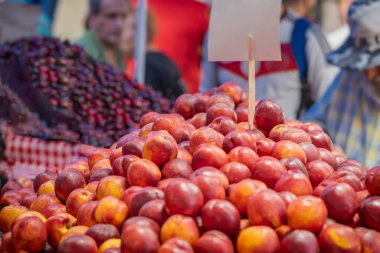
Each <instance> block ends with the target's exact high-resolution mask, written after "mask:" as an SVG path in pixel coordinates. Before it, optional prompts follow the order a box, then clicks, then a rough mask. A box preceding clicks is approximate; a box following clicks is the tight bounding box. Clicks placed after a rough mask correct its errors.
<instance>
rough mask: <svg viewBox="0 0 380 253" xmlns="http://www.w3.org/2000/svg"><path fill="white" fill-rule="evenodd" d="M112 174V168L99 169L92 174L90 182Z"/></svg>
mask: <svg viewBox="0 0 380 253" xmlns="http://www.w3.org/2000/svg"><path fill="white" fill-rule="evenodd" d="M111 175H112V170H111V169H101V170H98V171H96V172H95V173H94V174H92V175H91V176H90V178H89V179H88V183H89V184H90V183H92V182H99V181H100V180H101V179H102V178H105V177H107V176H111Z"/></svg>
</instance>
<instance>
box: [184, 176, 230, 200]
mask: <svg viewBox="0 0 380 253" xmlns="http://www.w3.org/2000/svg"><path fill="white" fill-rule="evenodd" d="M191 182H192V183H193V184H195V185H197V186H198V187H199V189H200V190H201V191H202V194H203V198H204V201H205V203H206V202H207V201H209V200H211V199H226V191H225V190H224V187H223V184H222V183H220V181H219V180H218V179H216V178H214V177H212V176H208V175H198V176H196V177H194V178H193V179H192V180H191Z"/></svg>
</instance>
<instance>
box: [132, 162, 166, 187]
mask: <svg viewBox="0 0 380 253" xmlns="http://www.w3.org/2000/svg"><path fill="white" fill-rule="evenodd" d="M127 178H128V183H129V184H130V185H132V186H142V187H144V186H156V185H157V183H158V182H159V181H160V179H161V171H160V169H159V168H158V166H157V165H156V164H155V163H153V162H152V161H150V160H147V159H140V160H137V161H134V162H133V163H131V165H129V168H128V174H127Z"/></svg>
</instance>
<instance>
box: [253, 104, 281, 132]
mask: <svg viewBox="0 0 380 253" xmlns="http://www.w3.org/2000/svg"><path fill="white" fill-rule="evenodd" d="M284 121H285V116H284V112H283V111H282V109H281V107H280V106H279V105H277V104H276V103H274V102H273V101H271V100H269V99H263V100H261V101H260V102H259V103H258V104H257V106H256V110H255V118H254V123H255V125H256V127H257V128H259V129H260V130H264V131H265V132H269V131H270V130H271V129H272V128H273V127H275V126H277V125H279V124H283V123H284Z"/></svg>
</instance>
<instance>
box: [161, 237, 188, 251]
mask: <svg viewBox="0 0 380 253" xmlns="http://www.w3.org/2000/svg"><path fill="white" fill-rule="evenodd" d="M176 252H178V253H194V250H193V248H192V247H191V245H190V244H189V243H188V242H187V241H185V240H184V239H182V238H176V237H175V238H171V239H169V240H167V241H166V242H165V243H163V244H162V245H161V247H160V249H159V251H158V253H176Z"/></svg>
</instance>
